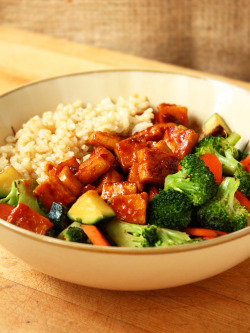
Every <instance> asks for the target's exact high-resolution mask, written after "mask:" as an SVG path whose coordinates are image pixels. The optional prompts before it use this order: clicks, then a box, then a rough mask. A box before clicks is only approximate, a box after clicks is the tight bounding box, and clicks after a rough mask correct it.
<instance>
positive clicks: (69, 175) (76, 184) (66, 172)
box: [58, 165, 83, 196]
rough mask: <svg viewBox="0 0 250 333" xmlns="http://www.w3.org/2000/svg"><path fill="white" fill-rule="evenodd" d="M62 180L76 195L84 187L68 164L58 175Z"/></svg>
mask: <svg viewBox="0 0 250 333" xmlns="http://www.w3.org/2000/svg"><path fill="white" fill-rule="evenodd" d="M58 177H59V179H60V180H61V182H62V183H63V184H64V185H65V186H66V187H67V188H68V189H69V190H70V191H71V192H72V193H73V194H74V195H75V196H78V195H79V194H80V192H81V190H82V188H83V185H82V183H81V182H80V180H78V179H77V178H76V176H75V175H74V174H73V172H72V171H71V170H70V168H69V167H68V166H67V165H66V166H65V167H64V168H63V169H62V171H61V172H60V173H59V175H58Z"/></svg>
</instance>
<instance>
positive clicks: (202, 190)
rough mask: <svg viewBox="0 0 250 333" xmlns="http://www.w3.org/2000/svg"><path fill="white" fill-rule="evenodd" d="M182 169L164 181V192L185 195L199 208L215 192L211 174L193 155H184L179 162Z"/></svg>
mask: <svg viewBox="0 0 250 333" xmlns="http://www.w3.org/2000/svg"><path fill="white" fill-rule="evenodd" d="M180 164H181V166H182V168H181V169H180V170H179V171H178V172H177V173H175V174H172V175H168V176H167V177H166V179H165V184H164V190H165V191H167V190H169V189H172V190H175V191H179V192H183V193H184V194H186V195H187V196H188V197H189V199H190V200H191V202H192V203H193V205H194V206H200V205H202V204H203V203H204V202H206V201H208V200H209V199H211V198H212V197H213V196H214V195H215V193H216V192H217V189H218V185H217V183H216V181H215V178H214V175H213V173H212V172H211V171H210V170H209V168H208V167H207V166H205V164H204V162H203V161H202V160H200V158H199V157H198V156H196V155H194V154H189V155H186V156H185V157H184V158H183V160H182V161H181V162H180Z"/></svg>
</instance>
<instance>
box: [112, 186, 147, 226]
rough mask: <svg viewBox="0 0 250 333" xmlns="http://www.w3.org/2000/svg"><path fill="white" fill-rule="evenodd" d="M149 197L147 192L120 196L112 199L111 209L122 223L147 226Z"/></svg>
mask: <svg viewBox="0 0 250 333" xmlns="http://www.w3.org/2000/svg"><path fill="white" fill-rule="evenodd" d="M147 203H148V195H147V193H146V192H142V193H137V194H128V195H118V196H115V197H113V198H112V199H111V204H110V205H111V207H112V208H113V210H114V211H115V213H116V217H117V218H118V219H120V220H122V221H126V222H129V223H136V224H146V210H147Z"/></svg>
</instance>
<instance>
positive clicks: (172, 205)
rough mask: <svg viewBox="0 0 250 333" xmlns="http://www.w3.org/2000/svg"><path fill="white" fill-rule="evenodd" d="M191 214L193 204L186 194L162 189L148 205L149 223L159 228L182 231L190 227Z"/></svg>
mask: <svg viewBox="0 0 250 333" xmlns="http://www.w3.org/2000/svg"><path fill="white" fill-rule="evenodd" d="M191 212H192V202H191V200H190V199H189V197H188V196H187V195H186V194H185V193H183V192H180V191H175V190H172V189H170V190H167V191H164V190H161V189H160V190H159V194H157V195H155V196H154V197H153V199H152V200H151V201H150V202H149V203H148V208H147V221H148V223H150V224H155V225H157V226H159V227H163V228H169V229H175V230H181V229H183V228H186V227H187V226H188V225H189V223H190V220H191Z"/></svg>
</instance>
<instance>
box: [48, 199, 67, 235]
mask: <svg viewBox="0 0 250 333" xmlns="http://www.w3.org/2000/svg"><path fill="white" fill-rule="evenodd" d="M67 211H68V209H67V207H65V206H62V205H60V204H59V203H56V202H53V203H52V206H51V208H50V211H49V214H48V219H49V220H50V222H52V223H53V224H54V227H53V228H54V229H55V230H56V231H57V232H61V231H62V230H63V229H65V228H67V226H68V219H67Z"/></svg>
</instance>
